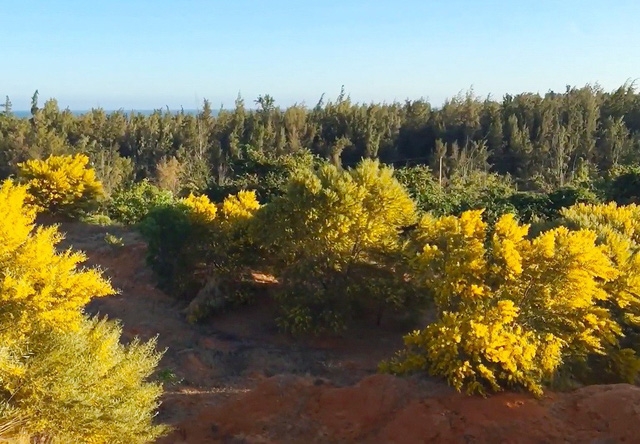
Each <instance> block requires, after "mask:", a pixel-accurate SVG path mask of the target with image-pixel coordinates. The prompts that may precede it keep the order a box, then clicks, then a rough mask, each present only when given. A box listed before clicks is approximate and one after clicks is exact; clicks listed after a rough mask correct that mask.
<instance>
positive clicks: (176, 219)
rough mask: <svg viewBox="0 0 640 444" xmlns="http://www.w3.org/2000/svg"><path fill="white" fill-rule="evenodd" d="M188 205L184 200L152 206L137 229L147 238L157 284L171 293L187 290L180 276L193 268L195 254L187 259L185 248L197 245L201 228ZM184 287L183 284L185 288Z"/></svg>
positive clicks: (180, 292)
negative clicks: (195, 224)
mask: <svg viewBox="0 0 640 444" xmlns="http://www.w3.org/2000/svg"><path fill="white" fill-rule="evenodd" d="M188 213H189V209H188V207H186V205H184V204H179V203H178V204H167V205H161V206H156V207H154V208H152V209H151V210H150V211H149V213H148V214H147V215H146V217H145V218H144V219H143V220H142V222H141V223H140V226H139V229H140V232H141V233H142V235H143V237H144V239H145V240H146V241H147V246H148V249H147V262H148V263H149V265H150V266H151V268H152V269H153V270H154V271H155V272H156V274H157V276H158V279H159V284H160V287H161V288H164V289H166V290H168V291H170V292H171V293H173V294H184V293H188V291H187V290H189V289H190V290H194V289H193V288H189V285H188V282H184V281H183V280H182V279H181V278H180V276H182V275H184V274H185V273H188V274H189V275H190V274H191V273H193V272H194V268H195V267H196V265H197V261H198V258H197V257H196V258H195V259H191V260H189V256H190V255H189V254H187V252H186V251H185V248H187V247H192V248H197V246H199V245H201V242H202V239H196V237H195V236H196V234H200V235H202V234H203V233H202V230H197V231H200V232H199V233H196V229H195V228H196V227H194V226H193V223H192V221H191V219H189V214H188ZM185 287H186V288H185Z"/></svg>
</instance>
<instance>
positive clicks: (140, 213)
mask: <svg viewBox="0 0 640 444" xmlns="http://www.w3.org/2000/svg"><path fill="white" fill-rule="evenodd" d="M173 200H174V199H173V194H171V192H170V191H165V190H161V189H160V188H158V187H156V186H154V185H152V184H151V183H149V181H147V180H143V181H142V182H139V183H137V184H135V185H134V186H133V187H132V188H130V189H127V190H120V191H118V192H116V193H115V194H114V195H113V197H112V198H111V202H109V205H108V207H107V211H108V213H109V217H111V219H113V220H116V221H118V222H122V223H124V224H137V223H138V222H140V221H141V220H142V219H144V217H145V216H146V215H147V214H148V213H149V211H151V210H152V209H153V208H155V207H159V206H163V205H167V204H171V203H172V202H173Z"/></svg>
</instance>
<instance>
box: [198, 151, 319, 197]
mask: <svg viewBox="0 0 640 444" xmlns="http://www.w3.org/2000/svg"><path fill="white" fill-rule="evenodd" d="M319 162H320V160H319V159H318V158H316V157H314V156H313V155H311V154H310V153H309V152H307V151H301V152H298V153H294V154H290V155H287V156H280V155H269V154H265V153H263V152H261V151H258V150H254V149H251V148H250V147H245V149H244V150H243V152H242V155H241V156H239V157H238V158H236V159H234V161H233V163H232V164H231V165H230V166H229V169H230V174H229V176H228V177H227V178H226V179H225V181H224V182H223V183H222V184H213V185H211V186H210V187H209V188H208V189H207V191H206V194H207V196H209V198H210V199H211V200H212V201H214V202H222V201H223V200H224V198H226V197H227V196H229V195H233V194H237V193H238V192H240V191H242V190H252V191H255V193H256V196H257V198H258V200H259V201H260V202H270V201H271V200H273V199H274V198H275V197H277V196H280V195H282V194H283V193H284V191H285V189H286V186H287V183H288V181H289V179H290V178H291V176H292V175H293V174H294V173H295V172H296V171H297V170H298V169H307V168H312V167H313V165H314V164H317V163H319Z"/></svg>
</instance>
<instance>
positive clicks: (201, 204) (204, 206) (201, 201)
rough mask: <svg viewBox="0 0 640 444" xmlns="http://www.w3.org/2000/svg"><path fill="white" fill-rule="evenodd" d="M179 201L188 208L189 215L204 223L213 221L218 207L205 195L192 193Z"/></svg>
mask: <svg viewBox="0 0 640 444" xmlns="http://www.w3.org/2000/svg"><path fill="white" fill-rule="evenodd" d="M180 203H182V204H183V205H185V206H186V207H188V208H189V216H190V217H192V218H193V219H194V220H196V221H199V222H204V223H209V222H213V221H214V220H215V218H216V214H217V212H218V207H217V206H216V205H215V204H214V203H212V202H211V201H210V200H209V198H208V197H207V196H205V195H204V194H203V195H202V196H197V197H196V196H195V195H193V193H191V194H189V196H188V197H186V198H184V199H181V200H180Z"/></svg>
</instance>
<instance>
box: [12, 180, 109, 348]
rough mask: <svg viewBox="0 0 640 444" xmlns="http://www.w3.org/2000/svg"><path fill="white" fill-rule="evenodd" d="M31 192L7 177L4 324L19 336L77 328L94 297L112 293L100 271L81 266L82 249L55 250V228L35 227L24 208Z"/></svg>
mask: <svg viewBox="0 0 640 444" xmlns="http://www.w3.org/2000/svg"><path fill="white" fill-rule="evenodd" d="M27 197H28V196H27V191H26V188H25V187H23V186H16V185H14V184H13V183H12V182H10V181H5V182H4V183H3V184H2V186H1V187H0V214H2V215H3V223H2V224H0V270H1V272H0V307H1V308H0V324H1V325H11V329H10V332H11V335H12V336H14V337H15V338H17V339H20V338H24V337H25V336H26V335H29V334H30V333H31V332H32V331H33V329H34V328H52V329H60V328H63V329H74V328H77V327H78V325H79V324H80V323H82V320H83V317H82V315H81V311H82V307H84V306H85V305H86V304H87V303H88V302H89V301H90V300H91V298H94V297H100V296H106V295H109V294H113V293H114V290H113V288H112V287H111V285H110V284H109V283H108V282H107V281H105V280H104V279H103V278H102V277H101V274H100V272H99V271H98V270H95V269H87V270H78V265H79V264H80V263H82V262H84V261H85V259H86V258H85V256H84V254H82V253H79V252H73V251H65V252H62V253H59V252H57V251H56V248H55V247H56V245H57V244H58V242H59V241H60V240H62V235H61V234H60V233H58V230H57V228H56V227H47V228H43V227H37V228H36V227H35V225H34V219H35V212H34V211H33V209H31V208H28V207H25V206H24V201H25V200H26V199H27Z"/></svg>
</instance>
